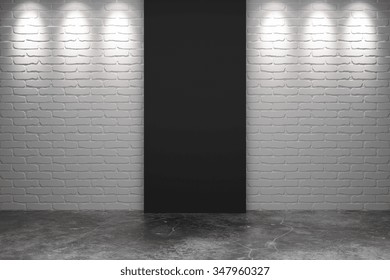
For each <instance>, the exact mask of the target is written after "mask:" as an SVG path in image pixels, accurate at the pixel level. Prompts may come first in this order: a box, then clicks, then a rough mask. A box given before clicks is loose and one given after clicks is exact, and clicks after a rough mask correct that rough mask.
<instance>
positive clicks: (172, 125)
mask: <svg viewBox="0 0 390 280" xmlns="http://www.w3.org/2000/svg"><path fill="white" fill-rule="evenodd" d="M144 3H145V4H144V5H145V212H202V213H205V212H206V213H207V212H225V213H234V212H245V207H246V202H245V200H246V191H245V188H246V183H245V169H246V165H245V137H246V132H245V121H246V120H245V112H246V109H245V106H246V105H245V91H246V78H245V77H246V62H245V60H246V31H245V29H246V15H245V14H246V0H145V2H144Z"/></svg>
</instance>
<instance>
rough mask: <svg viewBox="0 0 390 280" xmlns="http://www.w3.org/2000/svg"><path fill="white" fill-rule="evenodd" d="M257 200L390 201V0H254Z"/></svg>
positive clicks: (250, 107)
mask: <svg viewBox="0 0 390 280" xmlns="http://www.w3.org/2000/svg"><path fill="white" fill-rule="evenodd" d="M247 3H248V6H247V11H248V15H247V60H248V64H247V76H248V80H247V82H248V84H247V93H248V94H247V121H248V126H247V133H248V136H247V137H248V138H247V139H248V140H247V151H248V152H247V181H248V208H249V209H343V210H344V209H346V210H362V209H366V210H374V209H390V195H389V186H390V179H389V178H390V177H389V175H390V165H389V159H390V133H389V124H390V119H389V113H390V99H389V98H390V89H389V78H390V73H389V69H390V42H389V33H390V26H389V18H390V11H389V9H390V1H388V0H378V1H375V0H373V1H369V0H363V1H345V0H331V1H314V0H309V1H298V0H296V1H294V0H291V1H258V0H252V1H248V2H247Z"/></svg>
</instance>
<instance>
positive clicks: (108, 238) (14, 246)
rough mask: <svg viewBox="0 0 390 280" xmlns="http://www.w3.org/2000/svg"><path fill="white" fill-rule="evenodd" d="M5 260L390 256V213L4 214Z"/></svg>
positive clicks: (0, 221) (0, 215)
mask: <svg viewBox="0 0 390 280" xmlns="http://www.w3.org/2000/svg"><path fill="white" fill-rule="evenodd" d="M0 259H387V260H389V259H390V212H379V211H378V212H376V211H375V212H331V211H317V212H306V211H303V212H301V211H294V212H279V211H266V212H248V213H247V214H143V213H141V212H121V211H112V212H99V211H85V212H20V211H19V212H18V211H17V212H0Z"/></svg>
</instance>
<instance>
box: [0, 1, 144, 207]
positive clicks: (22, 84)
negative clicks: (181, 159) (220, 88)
mask: <svg viewBox="0 0 390 280" xmlns="http://www.w3.org/2000/svg"><path fill="white" fill-rule="evenodd" d="M0 8H1V10H0V13H1V16H0V18H1V20H0V23H1V27H0V32H1V42H0V49H1V50H0V69H1V73H0V82H1V83H0V86H1V88H0V106H1V107H0V115H1V119H0V125H1V136H0V140H1V142H0V161H1V166H0V178H1V179H0V184H1V185H0V209H28V210H35V209H55V210H68V209H69V210H70V209H81V210H83V209H142V207H143V205H142V202H143V196H142V194H143V2H142V1H140V0H126V1H125V2H123V3H115V1H96V0H90V1H84V0H83V1H79V2H74V1H72V2H70V1H61V0H45V1H40V2H30V1H11V0H9V1H7V0H0Z"/></svg>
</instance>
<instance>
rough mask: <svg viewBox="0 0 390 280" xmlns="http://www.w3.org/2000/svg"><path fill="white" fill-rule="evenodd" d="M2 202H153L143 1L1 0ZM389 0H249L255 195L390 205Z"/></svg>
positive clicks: (280, 204)
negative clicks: (147, 177)
mask: <svg viewBox="0 0 390 280" xmlns="http://www.w3.org/2000/svg"><path fill="white" fill-rule="evenodd" d="M0 15H1V16H0V23H1V24H0V36H1V37H0V38H1V40H0V70H1V72H0V117H1V118H0V132H1V134H0V162H1V165H0V210H9V209H21V210H25V209H27V210H35V209H55V210H60V209H66V210H67V209H81V210H83V209H107V210H108V209H142V208H143V204H142V201H143V1H142V0H124V1H123V2H121V3H116V1H111V2H110V1H92V0H90V1H79V2H74V1H72V2H70V1H64V0H42V1H40V2H38V1H35V2H32V1H23V0H0ZM389 19H390V1H387V0H378V1H376V0H371V1H370V0H364V1H359V2H357V1H342V0H341V1H339V0H337V1H335V0H331V1H325V0H323V1H314V0H308V1H303V0H301V1H299V0H290V1H284V2H283V1H268V0H263V1H260V0H248V1H247V77H248V79H247V123H248V125H247V182H248V184H247V193H248V195H247V201H248V203H247V206H248V209H249V210H261V209H354V210H355V209H356V210H362V209H365V210H377V209H378V210H379V209H390V194H389V189H390V165H389V163H390V131H389V127H390V126H389V125H390V120H389V114H390V88H389V79H390V74H389V73H390V72H389V70H390V42H389V35H390V26H389Z"/></svg>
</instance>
